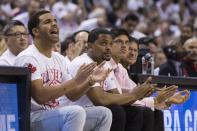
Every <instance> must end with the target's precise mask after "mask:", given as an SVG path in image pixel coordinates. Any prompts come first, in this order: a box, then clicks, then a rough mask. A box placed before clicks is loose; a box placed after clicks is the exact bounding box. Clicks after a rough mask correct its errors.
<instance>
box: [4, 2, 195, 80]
mask: <svg viewBox="0 0 197 131" xmlns="http://www.w3.org/2000/svg"><path fill="white" fill-rule="evenodd" d="M196 8H197V1H195V0H29V1H28V0H1V1H0V32H2V29H3V27H4V25H5V24H6V23H7V22H8V21H10V20H12V19H14V20H20V21H22V22H23V23H24V24H25V25H26V26H27V22H28V20H29V17H30V16H31V15H32V14H33V13H34V12H35V11H37V10H39V9H47V10H50V11H51V12H52V14H53V15H54V16H55V17H56V18H57V22H58V25H59V27H60V42H59V43H57V45H58V44H59V46H60V47H63V49H62V52H63V50H65V49H67V48H69V47H71V46H72V44H73V43H76V41H74V40H73V37H72V35H73V33H75V32H77V31H79V30H87V31H91V30H92V29H95V28H98V27H106V28H112V27H121V28H124V29H126V30H127V31H128V32H129V33H130V35H131V36H132V37H134V38H135V39H137V40H138V43H139V56H144V55H145V54H147V53H148V52H149V53H151V55H152V56H154V61H155V64H154V66H155V69H156V70H155V74H156V75H158V74H159V75H168V76H192V77H196V76H197V40H196V36H197V10H196ZM190 38H192V39H190ZM188 39H190V40H189V41H187V40H188ZM29 41H30V42H31V38H30V40H29ZM70 43H71V44H70ZM76 45H77V44H76ZM78 46H79V45H77V46H74V48H78ZM72 48H73V47H72ZM5 50H6V44H5V41H4V38H3V36H0V54H2V53H3V52H4V51H5ZM68 54H70V55H69V56H70V57H72V55H73V51H68V52H67V54H64V55H68ZM69 59H72V58H69ZM138 61H139V62H138ZM138 61H137V62H136V65H133V66H132V67H130V69H131V72H132V73H141V70H140V71H138V70H137V68H139V67H140V66H139V65H141V58H139V60H138ZM161 65H162V66H161ZM157 67H160V68H157Z"/></svg>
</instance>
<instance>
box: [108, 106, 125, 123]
mask: <svg viewBox="0 0 197 131" xmlns="http://www.w3.org/2000/svg"><path fill="white" fill-rule="evenodd" d="M108 108H109V109H110V110H111V111H112V115H113V119H117V120H121V121H125V120H126V113H125V110H124V108H123V107H122V106H120V105H111V106H109V107H108Z"/></svg>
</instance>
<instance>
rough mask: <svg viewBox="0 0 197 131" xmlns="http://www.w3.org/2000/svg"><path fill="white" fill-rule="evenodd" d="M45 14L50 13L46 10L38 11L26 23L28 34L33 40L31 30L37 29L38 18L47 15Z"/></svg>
mask: <svg viewBox="0 0 197 131" xmlns="http://www.w3.org/2000/svg"><path fill="white" fill-rule="evenodd" d="M47 13H51V12H50V11H48V10H39V11H38V12H36V13H34V14H33V15H32V16H31V17H30V19H29V21H28V30H29V33H30V34H31V36H32V37H33V38H34V34H33V32H32V29H33V28H36V27H38V25H39V24H40V20H39V17H40V16H41V15H43V14H47Z"/></svg>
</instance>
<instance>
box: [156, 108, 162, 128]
mask: <svg viewBox="0 0 197 131" xmlns="http://www.w3.org/2000/svg"><path fill="white" fill-rule="evenodd" d="M154 116H155V117H154V119H155V123H154V131H164V120H163V112H162V111H160V110H156V109H155V111H154Z"/></svg>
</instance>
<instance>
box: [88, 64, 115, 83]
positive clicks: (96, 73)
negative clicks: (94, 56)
mask: <svg viewBox="0 0 197 131" xmlns="http://www.w3.org/2000/svg"><path fill="white" fill-rule="evenodd" d="M105 62H106V61H103V62H102V63H100V64H99V65H98V66H97V67H96V68H95V69H94V70H93V72H92V74H91V75H90V83H91V84H94V83H96V82H102V81H104V80H105V79H106V77H107V76H108V74H109V73H110V72H111V71H112V70H111V69H104V68H103V65H104V64H105Z"/></svg>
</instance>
